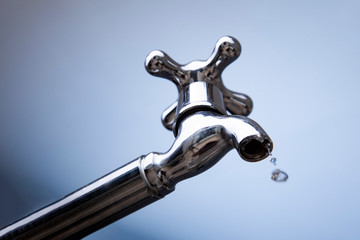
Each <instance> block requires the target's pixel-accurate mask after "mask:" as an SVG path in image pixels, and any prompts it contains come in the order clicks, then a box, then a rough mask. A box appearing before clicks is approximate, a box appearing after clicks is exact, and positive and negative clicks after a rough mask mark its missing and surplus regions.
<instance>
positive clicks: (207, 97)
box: [173, 81, 227, 136]
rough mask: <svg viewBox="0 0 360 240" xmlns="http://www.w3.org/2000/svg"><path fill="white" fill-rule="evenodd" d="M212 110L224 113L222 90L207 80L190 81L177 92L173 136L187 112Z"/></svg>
mask: <svg viewBox="0 0 360 240" xmlns="http://www.w3.org/2000/svg"><path fill="white" fill-rule="evenodd" d="M204 110H208V111H212V112H217V113H220V114H221V115H226V114H227V112H226V107H225V104H224V97H223V94H222V91H221V90H220V89H219V88H218V87H217V86H215V85H213V84H211V83H208V82H203V81H202V82H192V83H190V84H188V85H187V86H185V87H184V88H182V89H181V91H180V92H179V99H178V106H177V108H176V120H175V121H174V123H175V124H176V126H175V127H174V128H173V130H174V134H175V136H176V135H177V129H178V125H179V124H180V122H181V121H182V120H183V119H184V118H185V117H186V116H187V115H189V114H193V113H195V112H198V111H204Z"/></svg>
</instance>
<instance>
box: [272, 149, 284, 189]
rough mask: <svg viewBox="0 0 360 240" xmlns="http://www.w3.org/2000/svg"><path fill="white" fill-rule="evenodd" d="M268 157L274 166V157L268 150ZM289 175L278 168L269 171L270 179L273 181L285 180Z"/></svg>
mask: <svg viewBox="0 0 360 240" xmlns="http://www.w3.org/2000/svg"><path fill="white" fill-rule="evenodd" d="M269 157H270V163H272V165H274V166H276V160H277V159H276V157H273V156H272V153H271V152H270V150H269ZM288 178H289V175H288V174H287V173H286V172H284V171H282V170H280V169H275V170H274V171H272V173H271V179H272V180H273V181H275V182H286V180H288Z"/></svg>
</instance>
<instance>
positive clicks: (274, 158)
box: [270, 157, 276, 166]
mask: <svg viewBox="0 0 360 240" xmlns="http://www.w3.org/2000/svg"><path fill="white" fill-rule="evenodd" d="M270 162H271V163H272V164H273V165H274V166H275V165H276V157H272V158H271V159H270Z"/></svg>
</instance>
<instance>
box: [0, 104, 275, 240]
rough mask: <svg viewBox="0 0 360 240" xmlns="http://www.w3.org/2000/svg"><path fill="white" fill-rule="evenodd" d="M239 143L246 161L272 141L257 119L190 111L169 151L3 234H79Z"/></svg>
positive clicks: (148, 199) (154, 196) (168, 188)
mask: <svg viewBox="0 0 360 240" xmlns="http://www.w3.org/2000/svg"><path fill="white" fill-rule="evenodd" d="M233 148H235V149H236V150H237V151H238V153H239V155H240V156H241V157H242V158H243V159H244V160H247V161H259V160H261V159H263V158H265V157H267V156H268V152H270V151H271V148H272V142H271V140H270V138H269V137H268V135H267V134H266V133H265V131H264V130H263V129H262V128H261V127H260V126H259V125H258V124H257V123H255V122H254V121H252V120H250V119H248V118H246V117H243V116H222V115H220V114H218V113H215V112H212V111H200V112H197V113H194V114H192V115H189V116H187V117H186V118H185V119H184V120H183V121H182V123H181V124H180V126H179V134H178V136H177V138H176V139H175V141H174V143H173V145H172V146H171V148H170V149H169V151H167V152H165V153H156V152H152V153H149V154H147V155H146V156H140V157H139V158H137V159H135V160H134V161H132V162H130V163H128V164H126V165H124V166H123V167H120V168H119V169H117V170H115V171H113V172H111V173H109V174H108V175H106V176H104V177H102V178H100V179H98V180H96V181H94V182H93V183H91V184H89V185H87V186H85V187H83V188H81V189H79V190H77V191H75V192H74V193H72V194H70V195H68V196H66V197H65V198H63V199H61V200H60V201H58V202H55V203H53V204H51V205H49V206H47V207H45V208H43V209H41V210H39V211H37V212H35V213H33V214H31V215H29V216H27V217H25V218H23V219H21V220H19V221H17V222H15V223H13V224H12V225H9V226H8V227H6V228H4V229H2V230H0V239H4V240H5V239H67V238H71V239H78V238H82V237H85V236H87V235H88V234H90V233H92V232H94V231H97V230H98V229H100V228H102V227H104V226H106V225H108V224H110V223H112V222H114V221H116V220H118V219H120V218H122V217H125V216H127V215H128V214H131V213H133V212H135V211H136V210H138V209H140V208H142V207H145V206H147V205H149V204H151V203H153V202H155V201H157V200H159V199H161V198H163V197H164V196H165V195H167V194H169V193H170V192H172V191H173V190H174V189H175V185H176V184H177V183H178V182H180V181H182V180H184V179H186V178H189V177H192V176H195V175H197V174H199V173H201V172H203V171H205V170H207V169H208V168H210V167H212V166H213V165H215V164H216V163H217V162H218V161H219V160H220V159H221V158H222V157H223V156H224V155H225V154H226V153H227V152H229V151H230V150H231V149H233Z"/></svg>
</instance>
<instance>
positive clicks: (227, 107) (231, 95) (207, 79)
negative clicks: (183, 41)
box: [145, 36, 253, 130]
mask: <svg viewBox="0 0 360 240" xmlns="http://www.w3.org/2000/svg"><path fill="white" fill-rule="evenodd" d="M240 53H241V45H240V43H239V42H238V41H237V40H236V39H235V38H233V37H230V36H225V37H222V38H220V39H219V40H218V41H217V43H216V45H215V48H214V51H213V53H212V54H211V56H210V57H209V58H208V59H207V60H206V61H193V62H190V63H188V64H185V65H181V64H179V63H177V62H175V61H174V60H173V59H172V58H170V57H169V56H168V55H167V54H166V53H165V52H162V51H159V50H155V51H152V52H151V53H150V54H149V55H148V56H147V58H146V61H145V68H146V70H147V71H148V72H149V73H150V74H151V75H154V76H157V77H162V78H167V79H169V80H171V81H172V82H173V83H175V85H176V87H177V89H178V91H179V99H178V100H177V101H176V102H175V103H174V104H172V105H171V106H170V107H169V108H168V109H166V110H165V111H164V113H163V115H162V122H163V124H164V126H165V127H166V128H167V129H169V130H172V129H173V128H174V125H175V124H174V123H175V122H176V120H177V119H178V118H179V116H180V115H181V114H183V112H185V111H187V110H189V109H193V108H195V107H197V108H199V107H207V108H213V109H214V110H216V111H218V112H220V113H222V114H226V113H227V112H230V113H231V114H235V115H245V116H247V115H249V114H250V112H251V110H252V106H253V103H252V101H251V99H250V97H248V96H247V95H245V94H242V93H237V92H233V91H231V90H229V89H227V88H226V87H225V86H224V84H223V82H222V79H221V73H222V72H223V70H224V69H225V68H226V67H227V66H228V65H229V64H230V63H232V62H233V61H234V60H236V59H237V58H238V57H239V56H240ZM194 83H195V84H194ZM194 89H196V90H194ZM202 89H203V90H204V91H205V92H204V91H202ZM195 91H196V95H195V93H194V92H195ZM191 98H192V99H191Z"/></svg>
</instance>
